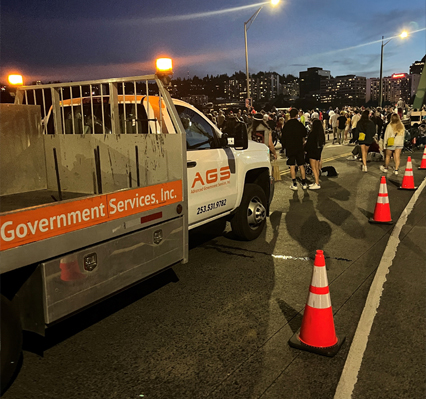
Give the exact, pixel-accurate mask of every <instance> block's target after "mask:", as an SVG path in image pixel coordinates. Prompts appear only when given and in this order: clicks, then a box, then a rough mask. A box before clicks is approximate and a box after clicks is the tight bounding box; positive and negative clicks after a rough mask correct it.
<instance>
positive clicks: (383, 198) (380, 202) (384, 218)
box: [369, 176, 393, 224]
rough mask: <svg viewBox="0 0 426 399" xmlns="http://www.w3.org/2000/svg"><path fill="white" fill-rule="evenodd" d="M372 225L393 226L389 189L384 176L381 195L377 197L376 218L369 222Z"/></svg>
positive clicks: (381, 182) (380, 190)
mask: <svg viewBox="0 0 426 399" xmlns="http://www.w3.org/2000/svg"><path fill="white" fill-rule="evenodd" d="M369 222H370V223H384V224H392V223H393V222H392V218H391V212H390V206H389V197H388V187H387V186H386V177H385V176H382V178H381V180H380V188H379V195H378V196H377V202H376V207H375V208H374V216H373V218H372V219H370V220H369Z"/></svg>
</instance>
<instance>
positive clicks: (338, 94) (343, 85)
mask: <svg viewBox="0 0 426 399" xmlns="http://www.w3.org/2000/svg"><path fill="white" fill-rule="evenodd" d="M366 82H367V79H366V78H365V77H362V76H356V75H344V76H337V77H335V78H330V79H322V80H321V88H320V96H321V103H322V104H330V105H362V104H364V103H365V88H366Z"/></svg>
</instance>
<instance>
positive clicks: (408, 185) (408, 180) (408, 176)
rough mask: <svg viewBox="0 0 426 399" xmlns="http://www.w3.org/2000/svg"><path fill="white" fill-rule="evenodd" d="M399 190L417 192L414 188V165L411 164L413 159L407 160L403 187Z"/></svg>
mask: <svg viewBox="0 0 426 399" xmlns="http://www.w3.org/2000/svg"><path fill="white" fill-rule="evenodd" d="M398 189H399V190H416V189H417V187H414V176H413V165H412V163H411V157H408V158H407V166H406V167H405V173H404V177H403V179H402V184H401V187H399V188H398Z"/></svg>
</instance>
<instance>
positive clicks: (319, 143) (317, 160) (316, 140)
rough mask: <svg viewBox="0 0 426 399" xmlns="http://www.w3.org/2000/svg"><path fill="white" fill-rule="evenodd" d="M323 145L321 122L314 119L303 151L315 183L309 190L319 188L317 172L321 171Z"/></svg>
mask: <svg viewBox="0 0 426 399" xmlns="http://www.w3.org/2000/svg"><path fill="white" fill-rule="evenodd" d="M324 144H325V134H324V128H323V126H322V122H321V121H320V120H319V119H315V120H314V121H313V122H312V130H311V132H310V133H309V136H308V140H307V141H306V144H305V151H306V153H307V155H308V158H309V163H310V164H311V168H312V172H313V174H314V178H315V183H313V184H310V185H309V189H310V190H318V189H320V188H321V186H320V184H319V171H320V169H321V153H322V149H323V148H324Z"/></svg>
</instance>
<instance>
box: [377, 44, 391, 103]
mask: <svg viewBox="0 0 426 399" xmlns="http://www.w3.org/2000/svg"><path fill="white" fill-rule="evenodd" d="M384 38H385V37H384V36H382V51H381V53H380V94H379V107H380V108H382V103H383V47H385V46H386V45H387V44H388V43H389V42H390V41H391V40H392V39H389V40H388V41H387V42H386V43H385V44H383V39H384Z"/></svg>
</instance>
